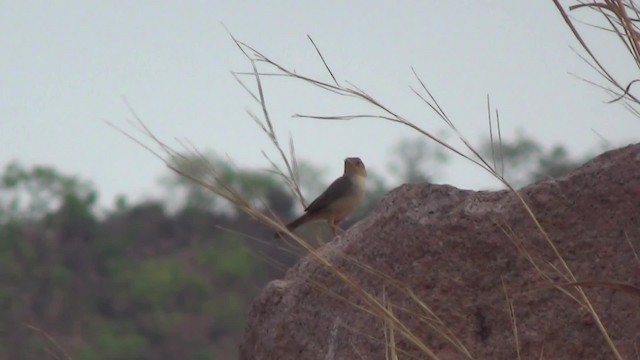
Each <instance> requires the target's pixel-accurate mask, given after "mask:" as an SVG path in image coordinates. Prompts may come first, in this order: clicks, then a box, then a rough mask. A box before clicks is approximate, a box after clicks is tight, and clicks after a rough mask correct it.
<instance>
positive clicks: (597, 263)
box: [241, 145, 640, 360]
mask: <svg viewBox="0 0 640 360" xmlns="http://www.w3.org/2000/svg"><path fill="white" fill-rule="evenodd" d="M520 194H521V195H522V196H523V198H524V199H525V200H526V201H527V203H528V204H529V206H530V207H531V209H532V210H533V212H534V213H535V215H536V217H537V219H538V220H539V222H540V224H541V225H542V227H543V228H544V230H545V231H546V233H547V234H548V236H549V238H550V239H551V240H552V241H553V243H554V244H555V246H557V249H558V251H559V253H560V254H561V255H562V258H563V259H564V261H566V263H567V264H568V266H569V268H570V269H571V270H572V271H573V274H575V276H576V278H577V279H578V280H583V281H584V280H594V279H600V280H615V281H622V282H627V283H630V284H632V285H635V286H640V260H639V259H638V252H637V251H640V145H634V146H628V147H625V148H622V149H618V150H614V151H610V152H607V153H605V154H603V155H601V156H599V157H597V158H596V159H594V160H592V161H590V162H589V163H587V164H585V165H584V166H582V167H580V168H579V169H577V170H575V171H573V172H572V173H570V174H569V175H567V176H564V177H562V178H558V179H549V180H545V181H541V182H539V183H536V184H533V185H531V186H528V187H526V188H523V189H522V190H521V191H520ZM516 244H517V245H518V246H516ZM632 246H633V247H634V248H635V250H634V249H633V247H632ZM319 253H320V254H321V255H322V256H323V257H324V258H326V259H327V260H328V261H330V262H331V263H333V264H334V265H335V266H336V267H337V268H338V269H340V271H342V272H344V273H345V274H347V276H349V277H350V278H351V279H353V280H354V282H355V283H356V284H357V286H358V287H360V288H361V289H363V290H364V291H366V292H367V293H369V294H371V296H373V297H374V298H375V299H377V300H378V301H380V302H382V301H383V298H386V299H387V300H388V303H390V304H393V305H394V307H393V313H394V314H395V315H397V316H398V318H399V320H400V321H401V322H402V323H403V324H404V326H406V327H407V329H409V330H410V331H411V332H412V333H413V334H414V335H415V336H416V338H417V339H419V341H421V342H423V343H424V344H426V346H428V347H429V348H430V349H431V350H432V351H433V353H434V354H435V355H437V356H438V357H439V358H441V359H462V358H465V356H464V355H462V353H461V352H460V351H459V350H457V349H456V348H455V347H454V346H453V345H451V342H448V341H447V340H445V338H444V336H443V334H444V333H446V331H445V330H443V329H442V328H441V327H440V328H439V330H434V328H433V327H432V326H431V325H433V324H435V323H436V320H434V319H433V316H429V315H428V314H426V312H425V311H424V310H423V309H422V308H421V306H420V305H419V304H418V303H417V301H416V299H415V298H412V297H411V296H410V295H409V294H408V292H407V291H406V290H404V289H402V287H398V286H394V285H393V283H392V282H391V281H389V280H388V279H385V278H384V277H383V276H380V273H382V274H386V275H388V276H389V277H390V278H393V279H395V280H397V281H398V282H399V283H402V284H405V285H406V286H407V287H408V288H410V289H411V290H412V291H413V292H414V293H415V295H416V297H417V298H418V299H420V300H421V301H422V302H423V303H424V304H425V305H426V306H428V307H429V308H430V309H431V310H432V311H433V312H434V314H435V315H436V316H437V317H438V318H439V319H440V320H442V322H443V323H444V324H445V325H446V326H447V328H448V329H449V330H450V331H451V334H454V335H455V336H456V337H457V339H459V340H460V342H461V343H462V344H463V345H464V346H465V347H466V348H467V349H468V351H469V352H470V353H471V355H472V356H473V358H476V359H516V358H517V356H518V353H517V351H516V350H517V349H518V350H519V353H520V356H521V357H522V358H523V359H534V358H535V359H537V358H545V359H607V358H613V357H614V356H613V353H612V351H611V350H610V347H609V346H608V345H607V343H606V341H605V338H604V336H603V335H602V333H601V331H600V330H599V328H598V326H597V323H596V321H595V320H594V319H593V317H592V316H591V315H590V314H589V312H588V311H587V310H586V309H585V307H584V306H582V305H580V304H579V303H578V302H576V301H575V300H573V299H572V298H571V297H570V296H569V295H571V296H574V297H576V298H577V299H580V297H579V295H578V292H577V289H576V288H574V287H571V286H569V287H566V290H568V294H566V293H563V292H562V291H560V290H559V289H558V288H554V287H552V286H548V285H549V284H550V281H555V282H558V283H560V282H565V281H566V280H565V279H564V278H563V276H564V275H563V274H564V273H565V271H564V269H563V265H562V262H561V260H560V259H559V258H558V257H556V256H555V255H554V252H553V250H552V247H551V246H550V245H549V243H547V241H546V240H545V239H544V237H543V235H542V233H541V232H540V231H539V229H538V228H537V227H536V224H535V223H534V221H533V220H532V218H531V217H530V216H529V215H528V213H527V212H526V211H525V210H524V208H523V206H522V204H521V203H520V201H519V200H518V199H517V198H516V196H515V195H514V194H513V193H510V192H508V191H498V192H475V191H468V190H459V189H456V188H454V187H451V186H447V185H431V184H419V185H404V186H401V187H399V188H398V189H395V190H394V191H392V192H391V193H389V194H388V195H387V196H386V197H385V198H384V200H383V201H382V202H381V203H380V205H379V206H378V207H377V209H376V210H375V211H374V212H373V213H372V214H370V215H369V216H368V217H367V218H366V219H364V220H363V221H360V222H359V223H357V224H356V225H355V226H353V227H352V228H351V229H349V231H348V232H347V233H346V234H345V235H343V236H340V237H338V238H337V239H335V240H333V241H332V242H330V243H329V244H327V245H326V246H324V247H323V248H322V249H320V250H319ZM528 256H530V258H528ZM532 261H533V262H534V263H535V265H536V266H538V267H539V269H538V270H537V269H536V267H535V266H534V265H533V264H532ZM372 269H375V271H373V270H372ZM376 272H379V273H376ZM545 276H548V278H546V277H545ZM584 292H585V293H586V294H587V296H588V298H589V300H590V301H591V304H592V305H593V308H594V309H595V311H596V312H597V314H598V316H599V317H600V319H601V320H602V323H603V325H604V327H605V328H606V330H607V331H608V334H609V336H610V337H611V339H612V340H613V343H614V344H615V346H616V347H617V349H618V350H619V351H620V353H621V354H622V356H623V358H636V356H637V355H636V354H637V353H636V351H638V348H640V298H639V297H637V295H636V296H634V295H633V294H631V293H629V292H625V291H620V290H615V289H611V288H604V287H593V286H592V287H585V288H584ZM507 299H508V301H509V302H511V304H512V306H513V313H514V315H515V316H514V317H515V324H516V327H515V329H517V330H515V332H516V333H517V340H516V337H515V336H514V326H513V324H514V318H513V317H511V315H510V310H509V303H508V301H507ZM358 307H361V308H358ZM363 309H372V306H371V305H369V302H367V300H366V299H365V298H364V297H363V295H362V292H360V291H354V290H353V288H352V287H351V286H349V285H347V284H346V283H345V282H344V281H343V280H341V279H339V278H338V277H337V276H336V275H335V273H334V272H332V271H331V270H328V269H327V268H326V266H324V265H322V264H320V263H319V262H318V260H315V259H313V258H312V257H310V256H307V257H305V258H303V259H302V260H301V261H300V262H299V263H298V264H297V265H296V266H294V267H293V268H292V269H290V270H289V271H288V272H287V274H286V276H285V278H284V279H283V280H277V281H273V282H272V283H270V284H269V285H268V286H267V287H266V288H265V290H264V291H263V293H262V294H261V295H260V296H259V297H258V298H257V299H256V300H255V302H254V303H253V305H252V307H251V309H250V311H249V316H248V324H247V327H246V333H245V339H244V344H243V345H242V346H241V358H242V359H246V360H249V359H251V360H253V359H279V360H284V359H303V360H304V359H323V360H331V359H385V351H387V347H388V344H389V341H388V340H385V333H384V331H385V322H384V321H383V320H381V319H380V317H379V316H377V315H374V314H379V313H380V311H374V312H373V314H372V313H369V312H367V311H365V310H363ZM436 327H437V325H436ZM387 328H388V327H387ZM394 336H395V343H396V348H397V352H398V355H399V357H400V359H407V358H408V359H410V358H417V359H425V358H429V356H428V355H427V354H426V352H425V350H424V349H422V350H420V349H418V347H417V346H416V345H415V341H414V342H412V341H409V340H407V338H406V337H404V336H403V335H402V334H401V332H400V331H399V330H397V329H396V330H395V331H394ZM516 344H518V346H516ZM412 356H413V357H412Z"/></svg>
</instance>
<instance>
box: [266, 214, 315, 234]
mask: <svg viewBox="0 0 640 360" xmlns="http://www.w3.org/2000/svg"><path fill="white" fill-rule="evenodd" d="M309 215H310V214H309V213H306V214H304V215H302V216H300V217H299V218H297V219H295V220H293V221H292V222H290V223H288V224H287V230H289V231H292V230H294V229H295V228H297V227H298V226H300V225H302V224H304V223H306V222H308V221H311V220H312V218H311V216H309ZM283 235H284V232H282V231H278V232H276V233H275V234H274V235H273V237H275V238H281V237H282V236H283Z"/></svg>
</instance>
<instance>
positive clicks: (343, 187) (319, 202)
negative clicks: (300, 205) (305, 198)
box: [304, 176, 354, 213]
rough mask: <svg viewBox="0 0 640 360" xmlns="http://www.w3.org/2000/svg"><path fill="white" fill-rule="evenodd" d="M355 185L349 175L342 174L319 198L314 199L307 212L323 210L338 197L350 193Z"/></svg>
mask: <svg viewBox="0 0 640 360" xmlns="http://www.w3.org/2000/svg"><path fill="white" fill-rule="evenodd" d="M353 187H354V184H353V181H352V180H351V178H349V177H348V176H341V177H339V178H337V179H336V180H335V181H334V182H332V183H331V185H329V187H328V188H327V190H325V191H324V192H323V193H322V194H320V196H318V198H316V199H315V200H313V202H312V203H311V204H309V206H307V208H306V209H304V211H305V212H308V213H314V212H317V211H321V210H323V209H325V208H326V207H327V206H329V205H330V204H331V203H333V202H334V201H335V200H336V199H339V198H341V197H345V196H347V195H349V193H350V192H351V191H352V189H353Z"/></svg>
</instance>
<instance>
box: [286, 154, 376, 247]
mask: <svg viewBox="0 0 640 360" xmlns="http://www.w3.org/2000/svg"><path fill="white" fill-rule="evenodd" d="M366 180H367V170H366V169H365V167H364V164H363V163H362V160H360V158H357V157H352V158H346V159H344V174H343V175H342V176H341V177H339V178H337V179H336V180H335V181H334V182H333V183H331V185H329V187H328V188H327V190H325V191H324V192H323V193H322V194H320V196H318V198H317V199H315V200H313V202H312V203H311V204H309V206H307V208H306V209H304V211H305V214H304V215H302V216H300V217H299V218H297V219H296V220H294V221H292V222H291V223H289V224H287V229H289V231H291V230H293V229H295V228H297V227H298V226H300V225H302V224H306V223H308V222H311V221H317V220H326V221H327V222H328V223H329V226H331V230H332V232H333V236H336V229H338V224H340V222H342V221H343V220H344V219H346V218H347V217H348V216H349V215H350V214H351V213H352V212H353V211H354V210H355V209H356V208H357V207H358V205H360V203H361V202H362V199H363V198H364V190H365V183H366ZM275 236H276V237H279V236H282V233H281V232H277V233H276V234H275Z"/></svg>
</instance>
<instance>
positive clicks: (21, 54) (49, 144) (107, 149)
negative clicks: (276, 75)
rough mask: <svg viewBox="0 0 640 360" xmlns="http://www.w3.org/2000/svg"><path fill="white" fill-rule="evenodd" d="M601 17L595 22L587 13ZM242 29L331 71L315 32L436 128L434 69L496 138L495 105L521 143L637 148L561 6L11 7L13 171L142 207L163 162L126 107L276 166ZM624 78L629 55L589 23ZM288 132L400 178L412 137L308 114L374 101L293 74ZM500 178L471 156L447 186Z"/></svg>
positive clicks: (325, 157) (370, 86) (5, 62)
mask: <svg viewBox="0 0 640 360" xmlns="http://www.w3.org/2000/svg"><path fill="white" fill-rule="evenodd" d="M585 18H588V17H585ZM221 22H223V23H224V24H225V25H226V26H227V27H228V28H229V29H230V31H232V32H233V34H234V35H235V36H236V37H237V38H239V39H240V40H243V41H245V42H247V43H248V44H250V45H252V46H254V47H255V48H257V49H260V50H261V51H262V52H264V53H265V54H266V55H268V56H270V57H271V58H272V59H275V60H278V61H279V62H281V63H282V64H283V65H287V66H290V67H292V68H295V69H296V70H297V71H298V72H299V73H309V74H311V75H314V76H320V77H324V78H325V79H328V76H327V74H326V72H325V70H324V68H323V66H322V64H321V62H320V60H319V59H318V57H317V55H316V53H315V50H314V49H313V48H312V47H311V45H310V44H309V42H308V40H307V38H306V35H307V34H310V35H311V36H312V37H313V38H314V40H315V41H316V44H317V45H318V46H319V47H320V48H321V50H322V52H323V54H324V56H325V57H326V59H327V61H328V62H329V63H330V65H331V67H332V69H333V71H334V73H335V75H336V77H337V78H338V79H339V80H348V81H351V82H352V83H354V84H356V85H358V86H359V87H361V88H363V89H365V90H367V91H368V92H369V93H371V94H372V95H374V96H375V97H376V98H377V99H379V100H381V101H382V102H383V103H385V104H387V105H388V106H389V107H391V108H393V109H394V110H396V111H398V112H399V113H401V114H403V115H405V116H407V117H408V118H410V119H412V120H414V121H416V122H418V123H419V124H421V125H422V126H423V127H425V128H426V129H429V130H432V131H434V132H437V131H440V130H442V129H444V128H445V126H444V125H443V124H442V122H441V121H440V120H438V119H437V118H436V117H435V116H434V115H433V114H432V113H431V112H430V111H428V109H427V108H426V107H425V106H424V105H423V104H422V103H421V102H420V101H419V100H418V99H417V98H416V97H415V96H414V95H413V94H412V93H411V92H410V90H409V88H408V86H409V85H414V86H415V85H416V81H415V80H414V79H413V77H412V73H411V69H410V67H411V66H413V67H415V68H416V70H417V71H418V72H419V73H420V74H421V76H422V77H423V79H424V80H425V82H426V83H427V85H428V86H429V88H430V90H432V91H433V93H434V94H435V95H436V96H437V97H438V99H439V100H440V101H441V104H442V105H443V106H444V107H445V109H446V110H447V111H448V113H449V115H450V116H451V118H452V119H453V120H454V121H455V122H456V125H457V126H458V128H459V129H460V130H461V131H462V132H463V133H464V134H465V135H466V136H467V137H468V138H469V139H471V140H474V141H477V140H479V139H481V138H483V137H484V136H486V135H487V118H486V95H487V94H490V96H491V99H492V104H493V105H494V106H495V107H497V108H498V109H499V110H500V114H501V121H502V129H503V132H504V134H505V136H509V135H510V134H513V133H514V132H515V130H516V129H518V128H521V129H524V130H525V131H526V133H527V134H529V135H531V136H533V137H535V138H538V139H540V140H541V141H543V142H544V143H545V144H548V145H550V144H553V143H563V144H566V145H567V146H568V147H569V149H570V150H571V151H572V152H573V153H574V154H580V153H582V152H584V151H586V150H588V149H591V148H594V147H595V146H596V144H597V142H598V138H597V136H595V135H594V133H593V132H592V129H593V130H595V131H597V132H598V133H599V134H601V135H603V136H604V137H606V138H607V139H608V140H610V141H612V142H613V143H616V144H625V143H629V142H631V141H637V134H638V133H639V130H640V122H639V121H638V119H636V118H634V117H633V116H631V115H630V114H629V113H627V112H626V111H624V110H623V109H622V107H621V106H618V105H606V104H604V103H603V101H604V100H606V99H607V98H606V96H605V95H604V93H603V92H602V91H600V90H597V89H596V88H594V87H592V86H589V85H587V84H585V83H583V82H581V81H579V80H577V79H576V78H574V77H572V76H570V75H569V72H573V73H577V74H579V75H582V76H585V77H588V78H591V79H595V80H598V81H599V80H600V79H598V78H597V77H596V75H595V74H594V73H593V72H592V71H591V70H590V69H589V68H588V66H586V65H585V64H584V63H583V62H582V61H581V60H580V59H579V58H578V57H577V56H576V55H575V54H574V53H573V52H572V51H571V49H570V47H569V46H570V45H571V46H577V42H576V41H575V40H574V39H573V37H572V36H571V34H570V32H569V30H568V28H567V27H566V25H565V24H564V22H563V20H562V18H561V17H560V16H559V14H558V13H557V10H556V9H555V7H554V5H553V3H552V1H477V0H469V1H421V2H418V1H371V0H367V1H349V2H344V1H316V2H310V1H263V2H256V1H225V2H221V1H181V2H178V1H108V2H107V1H87V0H83V1H65V2H45V1H8V0H5V1H0V34H1V35H0V39H1V41H0V54H1V55H0V84H1V87H0V89H1V92H0V166H2V167H4V166H5V165H6V164H7V163H8V162H9V161H11V160H15V159H17V160H20V161H21V162H22V163H24V164H26V165H32V164H50V165H54V166H55V167H56V168H58V169H60V170H62V171H64V172H67V173H70V174H76V175H79V176H81V177H82V178H85V179H89V180H92V181H93V182H94V183H95V184H96V186H97V188H98V190H99V192H100V196H101V202H102V203H103V204H110V203H111V202H112V201H113V198H114V196H115V195H116V194H119V193H123V194H126V195H127V196H129V197H130V198H132V199H134V200H135V199H140V198H141V197H146V196H149V195H151V194H153V193H154V191H156V190H157V179H158V177H159V176H160V175H161V174H163V173H165V171H166V170H165V169H164V167H163V165H162V163H160V162H159V161H158V160H157V159H155V158H154V157H153V156H151V155H150V154H149V153H147V152H146V151H145V150H143V149H142V148H140V147H139V146H138V145H135V144H134V143H132V142H131V141H130V140H128V139H126V138H125V137H123V136H122V135H121V134H119V133H117V132H115V131H114V130H112V129H111V128H109V127H108V126H107V125H106V124H105V123H104V120H109V121H111V122H113V123H116V124H118V125H121V126H123V127H126V121H125V119H127V118H130V114H129V112H128V110H127V107H126V106H125V104H124V103H123V101H122V98H123V97H126V98H127V99H128V101H129V102H130V103H131V105H132V106H133V107H134V108H135V109H136V111H137V112H138V113H139V114H140V116H141V117H142V118H143V119H144V120H145V121H146V123H147V124H148V125H149V126H150V127H151V128H152V129H153V130H154V131H155V132H156V133H157V135H158V136H160V137H161V138H163V139H165V140H169V141H171V139H172V138H174V137H178V138H187V139H190V140H191V141H192V142H193V143H194V144H195V145H196V146H198V147H199V148H201V149H212V150H214V151H216V152H218V153H222V154H223V153H228V154H229V155H230V156H231V157H232V158H233V159H234V160H235V162H236V163H237V164H238V165H240V166H250V167H266V163H265V161H264V160H263V158H262V156H261V155H260V151H261V150H266V151H267V152H269V153H270V154H273V155H275V152H274V151H273V149H272V148H271V146H270V144H269V142H268V141H267V139H266V138H265V136H263V134H262V133H261V132H260V130H259V128H258V127H257V126H256V125H255V124H254V123H253V122H252V121H251V119H250V118H249V117H248V116H247V115H246V113H245V109H246V108H247V107H251V108H252V109H254V110H258V109H257V108H256V106H255V104H254V103H253V100H252V99H251V98H250V97H249V96H247V95H246V93H245V92H244V90H243V89H242V88H240V86H239V85H238V84H237V83H236V82H235V80H233V78H232V77H231V75H230V73H229V71H230V70H236V71H249V70H250V64H249V63H248V62H247V61H246V59H245V58H244V57H243V55H242V54H241V53H240V52H239V51H238V49H237V48H236V46H235V45H234V44H233V43H232V41H231V40H230V38H229V36H228V35H227V33H226V31H225V29H224V28H223V26H222V25H221ZM591 33H592V34H593V37H592V38H591V39H592V41H593V42H594V43H595V44H596V45H598V47H597V49H598V50H599V51H601V54H603V55H604V56H605V58H606V59H608V63H611V64H613V65H614V68H615V69H620V71H624V69H625V67H626V64H627V63H626V61H627V59H628V57H627V56H625V55H624V54H623V53H622V52H621V51H620V49H618V48H616V47H613V46H611V45H609V42H608V41H607V38H606V37H604V36H603V35H601V34H600V33H598V32H597V31H596V30H591ZM264 86H265V92H266V96H267V100H268V103H269V105H270V111H271V114H272V117H273V119H274V121H275V123H276V124H275V125H276V127H277V129H278V130H279V133H280V134H281V136H282V139H283V140H286V139H287V137H288V136H289V134H292V135H293V137H294V139H295V142H296V148H297V153H298V156H299V157H300V158H303V159H307V160H310V161H312V162H313V163H315V164H318V165H320V166H323V167H325V168H326V169H327V178H332V177H334V176H336V175H338V174H339V173H340V171H341V167H342V159H343V158H344V157H347V156H360V157H362V159H363V160H364V162H365V164H367V165H368V166H369V167H370V168H374V169H377V170H379V171H382V170H384V168H385V165H386V163H387V161H388V159H389V156H388V155H387V153H388V152H389V150H390V149H391V147H392V145H393V144H395V143H396V142H397V141H398V140H400V139H402V138H406V137H411V136H413V135H414V134H413V133H412V131H411V130H409V129H407V128H401V127H399V126H397V125H393V124H390V123H387V122H383V121H379V120H358V121H353V122H346V123H345V122H320V121H312V120H304V119H295V118H291V115H292V114H294V113H307V114H319V115H336V114H352V113H355V112H361V111H362V109H363V108H362V106H361V105H359V104H354V103H352V102H348V101H344V100H341V99H336V98H335V97H334V96H329V95H323V94H322V93H320V92H317V91H310V90H309V89H308V88H307V87H304V86H296V85H295V84H293V83H292V82H291V81H287V80H282V79H268V80H265V83H264ZM443 180H444V181H445V182H448V183H451V184H453V185H455V186H459V187H466V188H481V187H486V186H488V185H489V184H491V182H490V180H489V178H488V177H487V176H485V175H482V174H481V173H480V172H478V170H476V169H475V168H474V167H473V166H472V165H469V164H467V163H465V162H455V163H453V164H452V165H451V166H450V167H449V168H447V169H446V174H445V177H444V179H443Z"/></svg>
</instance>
